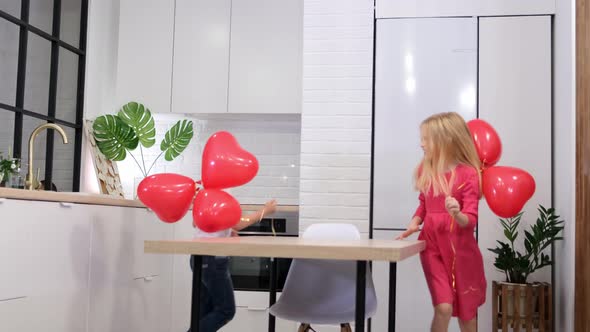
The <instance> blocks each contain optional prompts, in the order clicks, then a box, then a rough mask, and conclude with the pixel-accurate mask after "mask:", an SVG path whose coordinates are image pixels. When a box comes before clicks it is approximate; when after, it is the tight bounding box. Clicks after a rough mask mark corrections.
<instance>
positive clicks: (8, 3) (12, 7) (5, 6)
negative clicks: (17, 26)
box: [0, 0, 21, 18]
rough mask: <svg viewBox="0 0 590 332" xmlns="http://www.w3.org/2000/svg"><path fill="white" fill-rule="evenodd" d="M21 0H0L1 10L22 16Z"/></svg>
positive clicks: (15, 15)
mask: <svg viewBox="0 0 590 332" xmlns="http://www.w3.org/2000/svg"><path fill="white" fill-rule="evenodd" d="M20 2H21V0H2V1H0V10H1V11H4V12H7V13H8V14H10V15H12V16H14V17H18V18H20V6H21V4H20Z"/></svg>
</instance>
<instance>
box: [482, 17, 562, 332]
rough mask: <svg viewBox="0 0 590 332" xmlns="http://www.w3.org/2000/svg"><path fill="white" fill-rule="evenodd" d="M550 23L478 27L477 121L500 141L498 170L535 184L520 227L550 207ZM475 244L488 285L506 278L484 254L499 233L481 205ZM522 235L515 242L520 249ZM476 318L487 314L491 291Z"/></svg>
mask: <svg viewBox="0 0 590 332" xmlns="http://www.w3.org/2000/svg"><path fill="white" fill-rule="evenodd" d="M551 53H552V52H551V17H550V16H535V17H494V18H481V19H480V23H479V87H480V93H479V117H480V118H481V119H484V120H486V121H488V122H489V123H490V124H491V125H492V126H493V127H494V128H495V129H496V131H497V132H498V135H499V136H500V139H501V140H502V157H501V159H500V161H499V162H498V165H503V166H514V167H518V168H522V169H524V170H526V171H528V172H529V173H530V174H531V175H532V176H533V177H534V178H535V182H536V191H535V194H534V196H533V197H532V198H531V199H530V201H529V202H528V203H527V204H526V205H525V207H524V209H523V210H524V211H525V214H524V216H523V219H522V221H521V226H522V227H527V228H528V225H530V224H532V223H534V222H535V220H536V218H537V215H538V213H537V211H536V209H537V206H538V204H543V205H544V206H545V207H549V206H550V204H551V191H552V179H551V167H552V166H551V165H552V158H551V104H552V100H551V94H552V93H551V81H552V77H551V76H552V73H551ZM479 227H480V237H479V243H480V248H482V254H483V258H484V262H486V264H485V272H486V277H487V279H488V285H489V284H490V283H491V281H492V280H502V279H503V278H504V277H503V276H502V275H501V274H500V273H499V272H497V271H496V270H495V268H494V266H493V264H492V263H493V260H494V254H493V253H491V252H489V251H488V250H486V248H493V247H495V245H496V240H498V239H503V238H504V236H503V234H502V229H501V226H500V223H499V222H498V217H496V216H495V215H494V214H493V213H492V212H491V211H490V209H489V208H488V206H487V204H486V203H485V201H482V203H481V204H480V213H479ZM522 236H523V233H522V232H520V233H519V239H518V240H517V242H519V243H522V242H521V241H522ZM533 278H534V279H533V280H531V281H534V280H539V281H550V280H551V269H550V268H546V269H543V270H540V271H538V272H536V273H535V274H534V276H533ZM487 299H488V300H487V302H486V304H485V305H484V306H483V307H482V309H481V311H480V312H484V313H489V312H491V303H492V297H491V287H490V286H488V294H487ZM479 323H480V324H479V329H480V330H482V331H485V330H488V329H489V327H490V326H491V316H490V315H488V314H485V315H480V320H479Z"/></svg>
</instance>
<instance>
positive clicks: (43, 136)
mask: <svg viewBox="0 0 590 332" xmlns="http://www.w3.org/2000/svg"><path fill="white" fill-rule="evenodd" d="M45 123H46V122H45V121H44V120H41V119H37V118H33V117H30V116H26V115H25V116H24V117H23V137H22V153H21V165H22V169H23V173H24V174H25V175H26V174H27V171H28V167H29V137H30V136H31V133H32V132H33V130H35V128H37V127H38V126H40V125H42V124H45ZM46 142H47V130H43V131H42V132H41V133H40V134H39V135H37V138H36V139H35V142H34V145H33V174H34V175H35V177H36V176H37V169H40V171H39V178H40V179H44V178H45V158H46V156H45V148H46V145H45V144H46Z"/></svg>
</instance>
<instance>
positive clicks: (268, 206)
mask: <svg viewBox="0 0 590 332" xmlns="http://www.w3.org/2000/svg"><path fill="white" fill-rule="evenodd" d="M276 210H277V201H276V200H274V199H273V200H270V201H268V202H266V203H265V204H264V215H265V216H267V215H270V214H273V213H275V212H276Z"/></svg>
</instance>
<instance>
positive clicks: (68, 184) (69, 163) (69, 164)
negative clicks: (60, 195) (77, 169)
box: [52, 126, 75, 191]
mask: <svg viewBox="0 0 590 332" xmlns="http://www.w3.org/2000/svg"><path fill="white" fill-rule="evenodd" d="M61 127H62V128H63V130H64V131H65V132H66V135H67V136H68V144H63V140H62V138H61V135H60V134H59V133H57V132H55V131H53V132H54V133H53V135H54V139H53V142H54V144H53V174H52V182H53V183H54V184H55V186H56V187H57V190H58V191H73V185H74V183H73V179H74V141H75V129H74V128H70V127H66V126H61Z"/></svg>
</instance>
